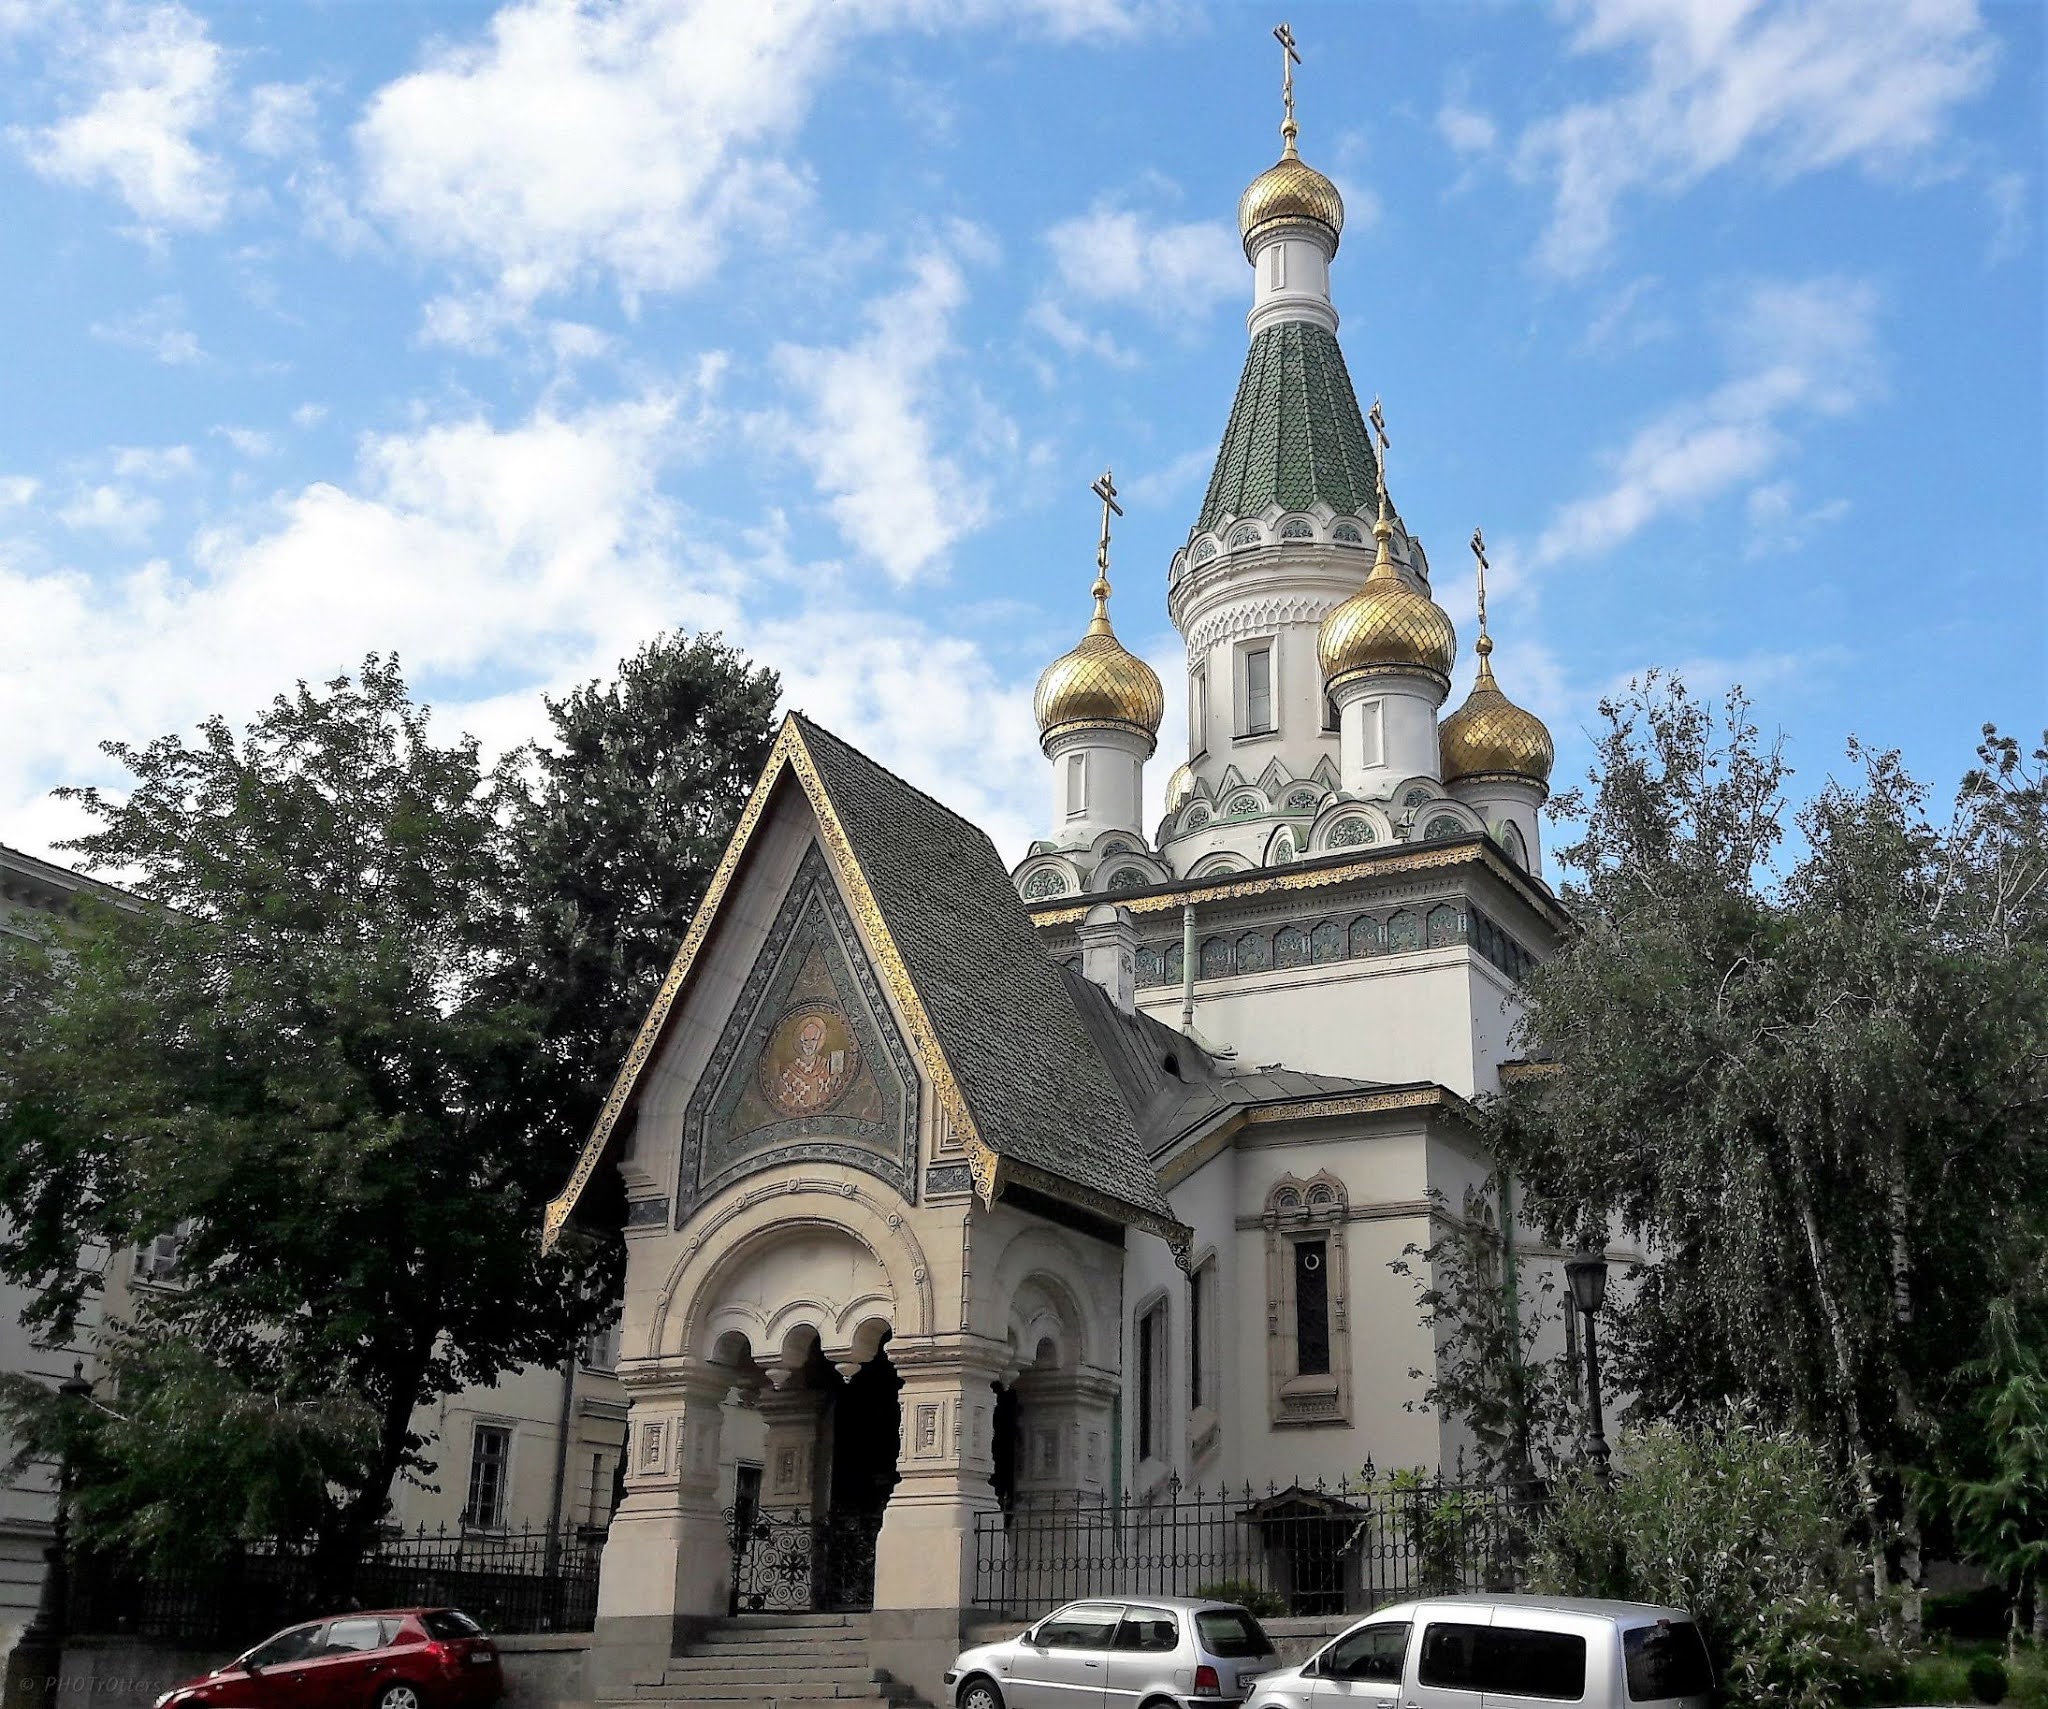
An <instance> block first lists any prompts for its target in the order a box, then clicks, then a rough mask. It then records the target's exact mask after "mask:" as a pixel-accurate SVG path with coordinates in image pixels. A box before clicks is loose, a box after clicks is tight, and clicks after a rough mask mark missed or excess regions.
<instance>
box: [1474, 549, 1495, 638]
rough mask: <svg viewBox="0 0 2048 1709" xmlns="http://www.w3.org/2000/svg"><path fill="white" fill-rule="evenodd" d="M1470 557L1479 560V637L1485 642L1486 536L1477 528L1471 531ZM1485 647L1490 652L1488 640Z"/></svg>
mask: <svg viewBox="0 0 2048 1709" xmlns="http://www.w3.org/2000/svg"><path fill="white" fill-rule="evenodd" d="M1472 556H1473V557H1475V558H1477V559H1478V560H1479V635H1480V639H1481V640H1487V635H1486V536H1485V534H1484V533H1482V532H1481V531H1480V530H1479V529H1477V528H1475V529H1473V530H1472ZM1487 646H1488V650H1489V651H1490V650H1491V648H1492V642H1491V641H1490V640H1488V641H1487Z"/></svg>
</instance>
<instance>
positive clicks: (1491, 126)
mask: <svg viewBox="0 0 2048 1709" xmlns="http://www.w3.org/2000/svg"><path fill="white" fill-rule="evenodd" d="M1436 128H1437V134H1438V135H1439V136H1441V137H1442V138H1443V139H1444V141H1445V142H1447V143H1449V144H1450V145H1451V147H1452V148H1454V149H1456V150H1457V151H1458V153H1460V154H1489V153H1491V152H1492V150H1493V145H1494V144H1495V143H1496V142H1498V141H1499V140H1500V127H1499V126H1498V125H1496V124H1495V123H1494V122H1493V120H1492V119H1491V118H1490V117H1489V116H1488V115H1487V114H1485V113H1482V112H1480V111H1479V109H1478V108H1476V107H1468V106H1466V105H1465V104H1464V103H1463V102H1462V101H1446V102H1445V103H1444V104H1443V105H1442V106H1441V107H1439V108H1437V110H1436Z"/></svg>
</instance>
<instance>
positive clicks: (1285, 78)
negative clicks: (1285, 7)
mask: <svg viewBox="0 0 2048 1709" xmlns="http://www.w3.org/2000/svg"><path fill="white" fill-rule="evenodd" d="M1273 39H1274V40H1275V41H1276V42H1278V43H1279V44H1280V99H1281V100H1282V101H1283V102H1285V103H1286V105H1287V117H1286V118H1285V119H1284V120H1282V121H1281V125H1280V134H1281V136H1283V137H1284V138H1286V140H1287V146H1288V147H1289V148H1292V147H1293V146H1294V139H1295V137H1296V136H1297V135H1298V134H1300V133H1299V127H1298V126H1297V125H1296V124H1295V122H1294V68H1295V67H1296V66H1297V65H1299V64H1300V63H1301V50H1300V49H1299V48H1297V47H1296V46H1295V45H1294V26H1293V25H1292V24H1282V25H1281V26H1280V27H1279V28H1278V29H1277V30H1275V31H1274V32H1273Z"/></svg>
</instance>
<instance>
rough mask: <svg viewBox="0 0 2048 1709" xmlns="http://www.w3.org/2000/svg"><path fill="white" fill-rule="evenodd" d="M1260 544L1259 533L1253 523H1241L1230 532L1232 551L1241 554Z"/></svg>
mask: <svg viewBox="0 0 2048 1709" xmlns="http://www.w3.org/2000/svg"><path fill="white" fill-rule="evenodd" d="M1258 543H1259V531H1258V528H1257V526H1256V525H1255V524H1253V523H1249V522H1244V523H1240V524H1239V525H1238V526H1237V527H1236V528H1233V529H1232V530H1231V531H1230V549H1231V550H1232V551H1233V552H1241V551H1243V550H1244V548H1245V547H1247V546H1256V545H1257V544H1258Z"/></svg>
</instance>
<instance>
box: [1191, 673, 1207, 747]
mask: <svg viewBox="0 0 2048 1709" xmlns="http://www.w3.org/2000/svg"><path fill="white" fill-rule="evenodd" d="M1188 751H1189V753H1190V754H1206V753H1207V752H1208V751H1209V673H1208V672H1207V671H1205V670H1203V671H1196V672H1195V674H1194V675H1193V676H1192V677H1191V678H1189V679H1188Z"/></svg>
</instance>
